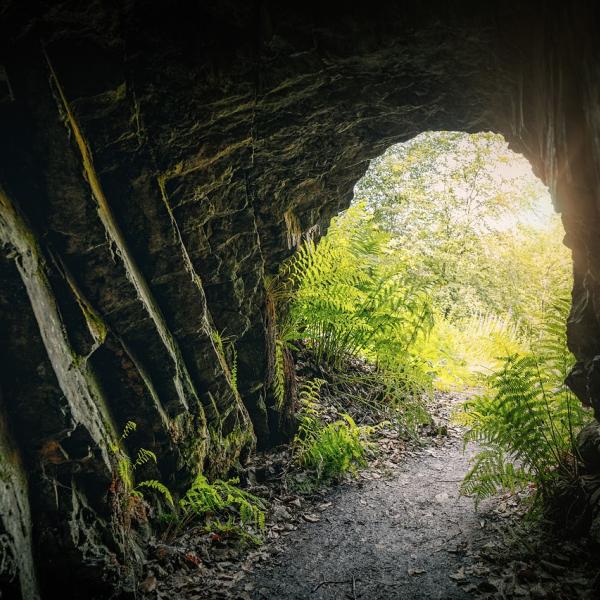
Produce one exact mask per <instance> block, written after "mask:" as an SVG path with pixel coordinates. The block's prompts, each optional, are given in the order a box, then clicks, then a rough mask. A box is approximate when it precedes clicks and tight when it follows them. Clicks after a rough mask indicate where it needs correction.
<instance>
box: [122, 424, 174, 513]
mask: <svg viewBox="0 0 600 600" xmlns="http://www.w3.org/2000/svg"><path fill="white" fill-rule="evenodd" d="M136 429H137V425H136V423H134V422H133V421H127V423H126V424H125V427H124V428H123V433H122V434H121V437H120V438H119V440H118V441H117V442H116V443H114V444H112V445H111V446H110V449H111V451H112V453H113V454H114V456H115V457H116V459H117V473H118V475H119V479H120V481H121V483H122V486H123V488H124V490H123V492H124V495H125V496H126V497H127V496H128V497H129V499H132V498H138V499H142V498H143V492H142V490H143V489H147V490H153V491H154V492H156V493H158V494H159V495H160V496H162V497H163V498H164V499H165V500H166V501H167V503H168V504H169V505H170V506H175V504H174V502H173V496H172V495H171V492H170V491H169V489H168V488H167V486H166V485H164V484H163V483H161V482H160V481H158V480H156V479H146V480H145V481H140V482H139V483H136V482H135V471H136V469H137V468H138V467H140V466H142V465H144V464H146V463H148V462H150V461H152V462H154V463H156V462H157V458H156V454H154V452H152V451H151V450H147V449H146V448H140V449H139V450H138V452H137V455H136V457H135V460H133V461H132V460H131V459H130V458H129V456H128V454H127V452H126V451H125V448H124V447H123V442H124V441H125V440H126V439H127V437H129V434H130V433H132V432H133V431H135V430H136Z"/></svg>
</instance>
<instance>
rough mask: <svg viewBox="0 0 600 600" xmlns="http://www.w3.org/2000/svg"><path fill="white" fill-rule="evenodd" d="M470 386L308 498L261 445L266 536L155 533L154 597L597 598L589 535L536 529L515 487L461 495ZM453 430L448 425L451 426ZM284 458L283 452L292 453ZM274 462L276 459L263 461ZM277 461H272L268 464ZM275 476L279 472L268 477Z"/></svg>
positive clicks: (598, 568) (597, 563)
mask: <svg viewBox="0 0 600 600" xmlns="http://www.w3.org/2000/svg"><path fill="white" fill-rule="evenodd" d="M460 401H461V398H457V397H455V396H452V397H451V396H448V395H443V396H441V397H439V398H438V403H437V405H436V406H435V407H434V414H435V418H436V422H437V423H438V425H441V431H442V433H444V434H443V435H426V434H427V433H429V434H434V433H439V432H440V428H439V427H433V428H431V430H430V431H424V432H423V433H424V434H425V435H424V437H423V438H422V440H421V443H422V444H423V445H422V446H420V447H418V448H417V449H413V450H410V449H407V448H406V445H405V444H404V443H403V442H402V441H400V440H399V439H397V434H396V438H394V437H393V432H389V437H387V438H381V439H379V441H378V444H379V447H380V452H379V456H378V458H377V459H376V460H374V461H373V462H372V463H371V464H370V465H369V467H367V468H366V469H365V470H364V471H362V472H361V473H360V474H359V479H358V480H357V481H348V482H346V483H343V484H340V485H338V486H336V487H334V488H332V489H331V490H329V491H327V490H324V491H322V492H318V493H316V494H315V495H314V496H312V497H303V498H301V497H300V496H298V495H294V494H293V493H290V490H289V489H288V488H287V485H286V484H283V485H282V483H283V479H282V478H281V475H282V473H284V472H285V471H281V470H279V469H277V468H273V465H277V464H281V459H282V457H283V458H285V457H286V456H287V457H288V458H287V460H289V450H286V449H283V450H282V451H281V452H282V455H281V456H279V458H278V455H277V453H275V454H273V453H272V454H267V455H264V456H263V459H262V461H260V460H259V461H258V463H257V464H262V465H263V467H262V470H263V472H264V471H265V469H266V471H267V472H270V475H269V474H268V473H266V474H265V473H263V477H266V482H265V483H263V484H256V483H255V484H254V486H253V487H251V488H250V489H251V490H252V491H253V492H255V493H258V492H259V490H262V494H263V497H269V498H270V508H269V512H268V516H267V534H266V537H267V539H266V543H265V544H264V545H263V546H261V547H259V548H257V549H254V550H252V551H250V552H246V551H243V550H240V549H239V548H236V546H235V545H232V544H230V543H228V542H227V541H226V540H223V541H222V542H214V541H212V536H206V534H203V535H200V536H199V535H198V534H197V533H196V532H195V531H194V530H190V531H189V532H187V533H186V534H185V535H184V536H183V538H180V539H179V540H177V541H175V542H173V543H172V544H171V545H165V544H164V543H163V544H158V545H157V547H156V552H155V554H156V557H155V558H154V560H152V561H150V562H149V563H148V577H147V579H145V580H144V582H143V583H142V584H141V586H140V589H141V590H142V591H144V588H147V591H148V592H149V593H147V594H146V593H145V594H143V597H144V598H152V599H153V600H167V599H168V600H180V599H181V600H200V599H205V598H210V599H213V600H214V599H217V598H218V599H231V598H235V599H240V600H250V599H257V600H265V599H268V600H288V599H290V600H291V599H308V600H313V599H314V600H317V599H334V598H335V599H350V600H356V599H358V598H362V599H365V600H386V599H392V598H394V599H398V600H421V599H422V600H425V599H427V600H430V599H431V600H433V599H448V600H454V599H467V598H477V599H493V600H506V599H510V598H527V599H544V598H546V599H548V600H580V599H581V600H583V599H592V598H595V599H597V598H600V576H598V577H596V574H597V573H599V572H600V559H599V557H598V551H597V549H594V547H593V545H592V544H590V543H588V542H586V541H584V540H573V541H565V540H564V539H561V538H557V537H555V536H553V534H551V533H550V532H549V530H548V529H547V527H545V526H543V525H536V526H530V527H529V528H528V529H527V530H525V529H524V525H523V524H522V521H521V520H520V518H519V514H518V510H517V509H516V507H517V505H518V502H517V500H516V499H515V498H513V497H506V498H499V499H495V500H494V501H490V502H485V503H482V504H481V505H480V507H479V509H477V510H476V509H475V507H474V504H473V501H472V500H471V499H469V498H464V497H461V496H460V495H459V485H460V482H461V481H462V479H463V477H464V475H465V473H466V472H467V470H468V466H469V458H470V457H471V456H472V454H473V453H474V449H473V448H472V449H470V450H468V451H467V452H466V453H464V452H463V447H462V431H461V430H460V428H458V427H455V426H452V425H450V426H448V421H447V414H448V412H449V410H451V408H452V406H453V405H455V404H456V402H460ZM446 429H447V430H448V432H447V435H446V431H445V430H446ZM284 462H285V461H284ZM264 465H266V466H267V468H266V467H265V466H264ZM268 465H271V466H270V467H269V466H268ZM269 481H270V483H269Z"/></svg>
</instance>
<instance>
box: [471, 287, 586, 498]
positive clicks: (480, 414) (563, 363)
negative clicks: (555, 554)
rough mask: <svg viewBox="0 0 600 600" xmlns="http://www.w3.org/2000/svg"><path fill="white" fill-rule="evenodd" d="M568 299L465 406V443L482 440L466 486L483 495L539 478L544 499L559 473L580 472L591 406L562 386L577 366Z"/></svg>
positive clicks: (552, 307) (554, 308) (555, 305)
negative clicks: (579, 441) (578, 457)
mask: <svg viewBox="0 0 600 600" xmlns="http://www.w3.org/2000/svg"><path fill="white" fill-rule="evenodd" d="M568 309H569V301H568V299H566V298H564V299H560V300H558V301H556V302H555V303H553V304H552V305H550V306H549V307H547V310H546V314H545V316H544V318H543V320H542V322H541V329H540V332H539V334H538V335H537V337H536V339H535V340H533V341H532V345H531V348H532V349H531V350H530V351H528V352H523V353H521V354H512V355H510V356H508V357H506V358H505V359H504V362H503V365H502V367H501V368H500V369H499V370H498V371H496V372H495V373H493V374H492V375H491V376H489V378H488V385H489V389H490V390H491V392H490V393H484V394H482V395H479V396H476V397H474V398H472V399H471V400H469V401H468V402H467V403H466V404H465V413H464V415H463V419H464V421H465V422H466V423H467V424H468V425H469V430H468V432H467V434H466V436H465V441H466V442H469V441H474V442H477V443H479V444H481V445H482V446H483V450H482V452H480V453H479V454H478V455H477V457H476V459H475V461H474V464H473V466H472V468H471V470H470V471H469V473H468V474H467V476H466V477H465V480H464V482H463V484H462V492H463V493H464V494H469V495H471V494H473V495H475V496H476V498H477V499H481V498H485V497H488V496H491V495H493V494H495V493H497V492H498V491H499V490H502V489H510V490H514V489H516V488H521V487H523V486H524V485H525V484H528V483H531V484H534V485H535V486H536V488H537V491H538V497H540V498H542V499H545V498H548V497H549V496H550V495H551V494H552V490H553V488H554V486H555V483H556V481H557V479H558V478H559V477H567V478H571V477H573V476H574V475H575V473H576V464H577V463H576V461H575V460H574V455H575V452H576V450H575V437H576V434H577V432H578V431H579V430H580V429H581V427H582V426H583V424H584V423H585V421H586V419H587V418H588V417H587V412H586V410H585V409H584V408H583V407H582V406H581V403H580V402H579V401H578V400H577V398H575V397H574V396H573V394H572V393H571V392H570V391H569V390H568V388H567V387H566V386H565V384H564V379H565V377H566V375H567V373H568V371H569V368H570V366H571V365H572V362H573V360H572V357H571V355H570V353H569V351H568V350H567V346H566V334H565V322H566V317H567V314H568Z"/></svg>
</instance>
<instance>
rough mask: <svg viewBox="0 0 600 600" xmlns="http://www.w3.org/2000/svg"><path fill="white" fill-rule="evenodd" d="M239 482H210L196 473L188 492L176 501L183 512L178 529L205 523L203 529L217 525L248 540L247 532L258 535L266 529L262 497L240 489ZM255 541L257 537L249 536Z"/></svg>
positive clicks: (213, 527)
mask: <svg viewBox="0 0 600 600" xmlns="http://www.w3.org/2000/svg"><path fill="white" fill-rule="evenodd" d="M238 483H239V480H238V479H229V480H227V481H223V480H221V479H217V480H215V481H213V482H209V481H208V479H207V478H206V477H205V476H204V475H202V474H201V473H200V474H198V476H197V477H196V479H195V480H194V483H193V484H192V486H191V487H190V489H189V490H188V491H187V492H186V494H185V496H184V497H183V498H182V499H181V500H180V501H179V506H180V508H181V510H182V512H183V516H182V519H181V523H180V526H182V525H183V524H187V523H189V522H190V521H192V520H195V519H200V520H202V521H204V524H205V527H206V528H208V529H215V528H216V525H217V524H220V525H223V521H222V519H226V521H225V523H226V524H227V527H228V528H229V529H230V530H231V529H234V528H235V529H236V531H237V532H238V533H242V534H243V535H242V537H247V536H246V534H248V532H249V530H252V531H254V532H256V533H257V534H261V533H262V532H263V531H264V528H265V508H266V507H265V503H264V501H263V500H262V499H261V498H258V497H257V496H255V495H253V494H251V493H249V492H246V491H245V490H242V489H240V488H239V487H238V486H237V484H238ZM244 532H245V533H244ZM250 537H251V538H252V539H253V540H254V541H257V540H258V539H259V538H258V537H257V536H254V535H251V536H250Z"/></svg>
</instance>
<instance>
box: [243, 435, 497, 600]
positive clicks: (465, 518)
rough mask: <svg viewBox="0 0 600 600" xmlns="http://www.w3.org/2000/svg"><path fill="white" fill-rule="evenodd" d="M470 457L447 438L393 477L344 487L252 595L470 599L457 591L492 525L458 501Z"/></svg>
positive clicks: (251, 584)
mask: <svg viewBox="0 0 600 600" xmlns="http://www.w3.org/2000/svg"><path fill="white" fill-rule="evenodd" d="M468 458H469V456H468V453H467V455H465V454H464V453H463V450H462V443H461V441H460V440H459V439H458V438H457V437H449V438H445V442H444V443H443V445H441V446H434V447H430V448H424V449H422V450H420V451H417V452H414V453H412V455H411V456H410V457H407V459H406V461H405V462H404V463H402V464H401V465H399V466H398V467H397V468H396V470H395V472H394V473H393V474H392V476H391V477H385V478H384V477H381V478H375V479H370V480H367V481H361V482H360V483H359V484H354V485H350V486H343V487H341V488H339V489H338V490H336V491H335V492H334V493H333V494H332V496H331V497H330V498H329V501H330V502H331V503H332V504H331V506H330V507H328V508H327V509H326V510H324V511H323V512H322V513H321V519H320V521H319V522H317V523H305V524H303V525H302V526H301V527H300V528H299V529H297V530H296V531H293V532H291V533H290V534H289V535H288V536H286V537H285V538H284V540H285V542H283V544H284V545H282V547H281V548H280V551H279V552H278V554H277V555H276V556H275V558H274V559H273V561H272V563H271V564H267V565H265V566H263V567H262V568H261V569H260V570H259V571H257V572H256V573H254V574H253V575H251V576H249V577H247V578H246V579H245V584H246V585H245V590H246V592H247V593H249V595H250V596H251V597H252V598H257V599H264V598H269V599H273V600H275V599H278V600H283V599H287V598H289V599H292V598H314V599H320V598H323V599H325V598H327V599H330V598H351V599H352V598H369V599H384V598H406V599H420V598H423V599H434V598H448V599H455V598H456V599H459V598H470V597H471V596H470V595H469V594H467V593H466V592H465V591H463V589H461V588H460V587H459V585H458V584H457V583H458V581H460V580H462V579H464V577H463V575H462V573H463V571H462V569H463V568H464V567H465V566H468V565H469V564H470V563H471V562H472V559H471V558H469V556H470V555H471V552H470V551H469V549H470V547H471V546H472V545H473V544H478V542H480V541H481V540H482V539H483V538H485V532H484V531H483V529H482V525H485V521H484V520H482V518H481V517H480V516H478V515H477V513H476V512H475V509H474V507H473V501H472V500H470V499H468V498H463V497H460V496H459V493H458V486H459V482H460V481H461V480H462V477H463V476H464V474H465V472H466V470H467V468H468ZM366 476H367V477H369V474H368V473H367V474H366ZM370 476H371V477H378V473H374V474H371V475H370Z"/></svg>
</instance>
